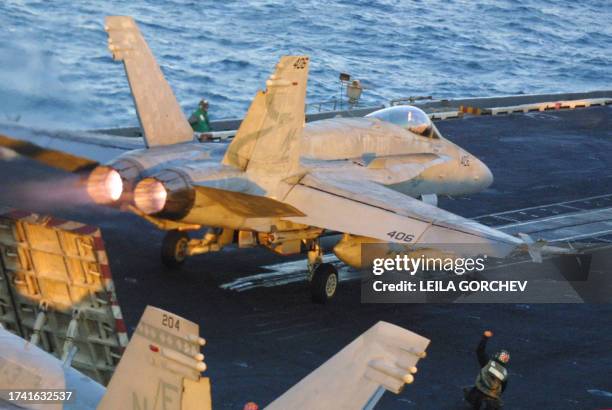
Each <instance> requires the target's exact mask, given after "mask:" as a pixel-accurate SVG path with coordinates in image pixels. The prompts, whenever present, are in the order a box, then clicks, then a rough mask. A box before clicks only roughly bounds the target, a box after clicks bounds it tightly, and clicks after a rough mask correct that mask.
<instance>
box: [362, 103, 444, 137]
mask: <svg viewBox="0 0 612 410" xmlns="http://www.w3.org/2000/svg"><path fill="white" fill-rule="evenodd" d="M366 117H373V118H378V119H379V120H382V121H387V122H390V123H393V124H395V125H399V126H400V127H403V128H405V129H407V130H408V131H410V132H413V133H415V134H417V135H421V136H423V137H429V136H431V133H432V129H433V125H432V122H431V119H430V118H429V116H428V115H427V114H425V112H424V111H423V110H421V109H420V108H417V107H415V106H413V105H396V106H394V107H388V108H383V109H382V110H378V111H375V112H373V113H371V114H368V115H366Z"/></svg>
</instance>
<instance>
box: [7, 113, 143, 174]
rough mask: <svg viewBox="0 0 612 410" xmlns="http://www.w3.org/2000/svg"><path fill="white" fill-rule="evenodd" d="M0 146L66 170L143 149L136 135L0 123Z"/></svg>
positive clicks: (83, 167) (70, 170) (73, 169)
mask: <svg viewBox="0 0 612 410" xmlns="http://www.w3.org/2000/svg"><path fill="white" fill-rule="evenodd" d="M0 148H7V149H10V150H11V151H14V152H16V153H17V154H19V155H23V156H25V157H28V158H31V159H33V160H35V161H38V162H40V163H43V164H45V165H48V166H51V167H53V168H58V169H62V170H64V171H68V172H78V171H80V170H85V169H91V168H93V167H95V166H96V165H97V164H98V163H104V162H107V161H110V160H111V159H113V158H116V157H117V156H119V155H121V154H122V153H124V152H125V151H129V150H133V149H139V148H144V144H143V143H142V141H141V140H140V139H138V138H129V137H115V136H109V135H104V134H97V133H92V132H86V131H50V130H42V129H36V128H31V127H24V126H21V125H18V124H6V123H0Z"/></svg>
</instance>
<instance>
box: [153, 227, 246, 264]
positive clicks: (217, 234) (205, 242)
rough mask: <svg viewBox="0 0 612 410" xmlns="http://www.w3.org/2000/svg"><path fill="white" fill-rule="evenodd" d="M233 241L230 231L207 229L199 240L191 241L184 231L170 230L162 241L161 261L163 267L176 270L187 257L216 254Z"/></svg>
mask: <svg viewBox="0 0 612 410" xmlns="http://www.w3.org/2000/svg"><path fill="white" fill-rule="evenodd" d="M233 239H234V231H233V230H231V229H209V230H208V231H207V232H206V234H204V237H203V238H201V239H198V238H194V239H191V238H189V235H188V234H187V232H185V231H179V230H171V231H168V232H167V233H166V236H164V240H163V241H162V248H161V259H162V262H163V264H164V265H166V266H167V267H169V268H172V269H176V268H178V267H180V266H181V265H182V264H183V263H184V262H185V260H186V259H187V257H188V256H193V255H200V254H202V253H208V252H218V251H220V250H221V248H223V247H224V246H225V245H229V244H230V243H232V242H233Z"/></svg>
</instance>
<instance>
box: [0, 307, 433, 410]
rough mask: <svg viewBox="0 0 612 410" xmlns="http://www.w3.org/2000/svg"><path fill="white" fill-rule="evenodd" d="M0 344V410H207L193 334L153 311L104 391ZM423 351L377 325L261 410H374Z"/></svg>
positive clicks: (422, 345) (49, 358)
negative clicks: (385, 393) (321, 409)
mask: <svg viewBox="0 0 612 410" xmlns="http://www.w3.org/2000/svg"><path fill="white" fill-rule="evenodd" d="M0 343H1V346H2V349H0V408H1V409H24V408H25V409H32V410H56V409H57V410H60V409H64V410H70V409H78V410H88V409H91V410H93V409H98V410H107V409H128V408H129V409H135V410H136V409H140V410H144V409H166V410H191V409H200V410H210V409H212V396H211V383H210V379H209V378H208V377H203V376H202V372H203V371H204V370H206V364H205V363H204V361H203V360H204V355H203V354H202V353H200V348H201V346H203V345H204V344H205V340H204V339H203V338H202V337H200V335H199V326H198V325H197V324H196V323H193V322H191V321H189V320H187V319H184V318H182V317H180V316H177V315H174V314H172V313H170V312H166V311H164V310H161V309H158V308H154V307H151V306H147V308H146V309H145V312H144V314H143V315H142V318H141V319H140V322H139V323H138V326H137V327H136V330H135V331H134V334H133V335H132V339H131V340H130V343H129V344H128V346H127V348H126V350H125V352H124V353H123V356H122V357H121V361H120V362H119V365H118V366H117V369H116V370H115V372H114V374H113V376H112V378H111V380H110V382H109V384H108V386H107V387H106V388H105V387H104V386H102V385H101V384H99V383H98V382H96V381H94V380H92V379H90V378H89V377H87V376H86V375H84V374H83V373H80V372H79V371H78V370H75V369H74V368H73V367H70V365H69V364H66V363H65V362H62V361H61V360H59V359H57V358H56V357H54V356H53V355H51V354H49V353H47V352H45V351H44V350H42V349H40V348H39V347H37V346H36V345H35V344H33V343H31V342H28V341H26V340H24V339H22V338H20V337H19V336H16V335H14V334H12V333H10V332H9V331H7V330H5V329H4V328H2V326H0ZM428 345H429V339H426V338H424V337H422V336H420V335H418V334H416V333H413V332H410V331H408V330H406V329H403V328H401V327H398V326H395V325H392V324H390V323H386V322H378V323H377V324H376V325H374V326H373V327H372V328H370V329H369V330H367V331H366V332H364V333H363V334H362V335H360V336H359V337H358V338H357V339H355V340H354V341H353V342H352V343H350V344H349V345H348V346H346V347H345V348H344V349H342V350H341V351H340V352H338V353H337V354H336V355H335V356H333V357H332V358H331V359H329V360H328V361H327V362H325V363H324V364H323V365H321V367H319V368H318V369H316V370H315V371H313V372H312V373H311V374H309V375H308V376H306V377H305V378H304V379H303V380H302V381H300V382H299V383H298V384H296V385H295V386H293V387H292V388H291V389H290V390H288V391H287V392H286V393H284V394H283V395H282V396H280V397H278V398H277V399H276V400H274V401H273V402H272V403H270V405H269V406H267V407H266V408H267V409H288V408H291V409H296V410H297V409H301V410H310V409H320V408H335V409H372V408H374V406H375V404H376V403H377V402H378V401H379V400H380V398H381V397H382V395H383V393H384V392H385V391H387V390H388V391H391V392H393V393H395V394H398V393H400V392H401V391H402V390H403V389H404V387H405V386H406V384H410V383H412V382H413V381H414V374H415V373H416V372H417V367H416V365H417V363H418V361H419V360H420V359H422V358H424V357H425V356H426V353H425V351H426V349H427V346H428ZM145 375H146V376H145ZM143 376H145V377H143ZM29 394H38V396H32V397H31V398H30V396H29ZM37 397H38V398H37ZM43 397H44V398H45V399H42V398H43Z"/></svg>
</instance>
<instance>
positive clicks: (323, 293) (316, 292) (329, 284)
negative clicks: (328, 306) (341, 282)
mask: <svg viewBox="0 0 612 410" xmlns="http://www.w3.org/2000/svg"><path fill="white" fill-rule="evenodd" d="M337 292H338V271H337V270H336V268H335V267H334V265H332V264H331V263H322V264H320V265H319V266H317V268H316V269H315V271H314V273H313V275H312V281H311V282H310V293H311V296H312V301H313V302H315V303H327V302H328V301H330V300H331V299H333V298H334V296H336V293H337Z"/></svg>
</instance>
